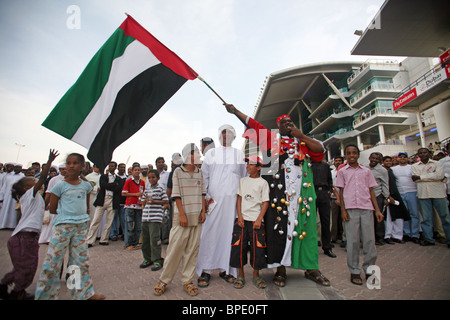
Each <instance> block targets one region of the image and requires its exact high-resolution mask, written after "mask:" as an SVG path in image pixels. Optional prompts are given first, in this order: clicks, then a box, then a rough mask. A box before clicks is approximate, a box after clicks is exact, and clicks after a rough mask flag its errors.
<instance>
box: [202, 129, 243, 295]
mask: <svg viewBox="0 0 450 320" xmlns="http://www.w3.org/2000/svg"><path fill="white" fill-rule="evenodd" d="M235 138H236V132H235V130H234V128H233V127H232V126H230V125H223V126H221V127H220V128H219V140H220V144H221V146H219V147H217V148H214V149H211V150H209V151H208V152H207V153H206V155H205V158H204V161H203V164H202V172H203V179H204V182H205V188H206V192H207V195H206V202H207V204H208V211H207V214H206V221H205V223H204V224H203V228H202V235H201V239H200V252H199V255H198V262H197V267H196V270H195V271H196V272H197V274H198V275H199V276H200V278H199V279H198V286H199V287H207V286H208V285H209V280H210V278H211V272H212V271H214V270H219V271H220V273H219V275H220V277H221V278H223V279H224V280H225V281H227V282H229V283H233V282H234V280H236V276H237V270H236V269H235V268H231V267H230V253H231V237H232V233H233V225H234V220H235V219H236V214H237V209H236V198H237V189H238V186H239V180H240V179H241V178H243V177H245V176H247V170H246V164H245V161H244V153H243V152H242V151H241V150H239V149H236V148H233V147H231V144H232V142H233V141H234V139H235Z"/></svg>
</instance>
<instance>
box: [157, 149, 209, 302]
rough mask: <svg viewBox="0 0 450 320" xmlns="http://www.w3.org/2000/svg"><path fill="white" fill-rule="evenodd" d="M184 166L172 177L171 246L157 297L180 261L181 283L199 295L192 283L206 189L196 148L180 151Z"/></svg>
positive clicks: (191, 294) (187, 289)
mask: <svg viewBox="0 0 450 320" xmlns="http://www.w3.org/2000/svg"><path fill="white" fill-rule="evenodd" d="M182 155H183V158H184V164H183V165H181V166H180V167H178V168H176V169H175V171H174V173H173V178H172V183H173V188H172V198H173V199H174V200H175V208H174V214H173V223H172V229H171V230H170V235H169V238H170V242H169V246H168V248H167V255H166V259H165V262H164V269H163V272H162V274H161V277H160V278H159V279H160V280H159V282H158V283H157V284H156V286H155V288H154V293H155V295H157V296H160V295H162V294H163V293H164V291H165V290H166V286H167V284H168V283H170V282H171V281H172V279H173V277H174V276H175V273H176V272H177V270H178V266H179V265H180V262H181V261H182V262H183V263H182V268H181V282H182V283H183V288H184V290H185V291H186V292H187V293H188V294H189V295H190V296H196V295H197V294H198V288H197V286H195V285H194V284H193V282H192V279H193V277H194V275H195V267H196V265H197V260H198V251H199V248H200V235H201V231H202V223H203V222H205V196H206V189H205V186H204V184H203V175H202V171H201V169H199V168H198V167H197V166H196V164H198V163H199V160H200V152H199V150H198V148H197V146H195V144H193V143H190V144H187V145H186V146H185V147H184V148H183V151H182Z"/></svg>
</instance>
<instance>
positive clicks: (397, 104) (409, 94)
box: [393, 88, 417, 111]
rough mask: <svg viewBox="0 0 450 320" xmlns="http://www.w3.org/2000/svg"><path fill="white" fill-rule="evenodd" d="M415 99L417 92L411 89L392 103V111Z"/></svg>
mask: <svg viewBox="0 0 450 320" xmlns="http://www.w3.org/2000/svg"><path fill="white" fill-rule="evenodd" d="M415 98H417V91H416V88H413V89H411V90H409V91H408V92H407V93H405V94H404V95H402V96H401V97H400V98H398V99H397V100H395V101H394V105H393V106H394V111H395V110H397V109H399V108H401V107H402V106H404V105H405V104H407V103H408V102H410V101H411V100H414V99H415Z"/></svg>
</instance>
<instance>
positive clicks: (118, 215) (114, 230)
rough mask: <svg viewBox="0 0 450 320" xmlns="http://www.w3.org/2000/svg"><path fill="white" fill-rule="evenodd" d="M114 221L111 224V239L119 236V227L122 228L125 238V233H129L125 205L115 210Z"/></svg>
mask: <svg viewBox="0 0 450 320" xmlns="http://www.w3.org/2000/svg"><path fill="white" fill-rule="evenodd" d="M115 211H116V212H115V214H114V219H113V222H112V224H111V232H110V234H109V237H110V238H117V237H118V236H119V225H120V226H121V227H122V231H123V236H124V237H125V233H126V232H127V228H126V222H125V221H126V219H125V208H124V206H123V205H120V208H119V209H116V210H115Z"/></svg>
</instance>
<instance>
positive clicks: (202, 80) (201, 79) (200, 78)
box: [197, 76, 228, 104]
mask: <svg viewBox="0 0 450 320" xmlns="http://www.w3.org/2000/svg"><path fill="white" fill-rule="evenodd" d="M197 78H198V79H199V80H200V81H201V82H203V83H204V84H206V86H207V87H208V88H209V89H210V90H211V91H212V92H214V94H215V95H216V96H217V97H218V98H219V99H220V100H222V102H223V103H224V104H228V103H226V102H225V100H223V99H222V97H221V96H219V94H218V93H217V92H216V91H215V90H214V89H213V88H212V87H211V86H210V85H209V84H208V83H207V82H206V81H205V80H204V79H203V78H202V77H200V76H197Z"/></svg>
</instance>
